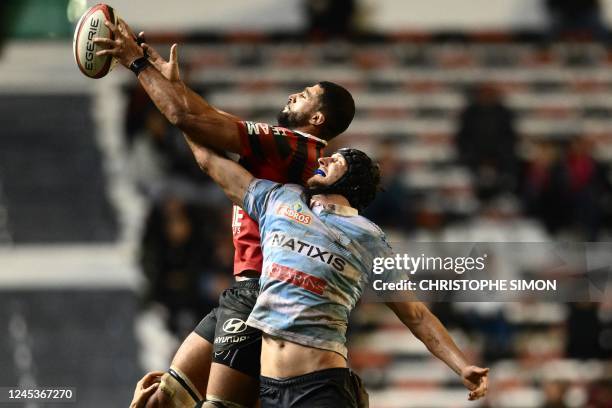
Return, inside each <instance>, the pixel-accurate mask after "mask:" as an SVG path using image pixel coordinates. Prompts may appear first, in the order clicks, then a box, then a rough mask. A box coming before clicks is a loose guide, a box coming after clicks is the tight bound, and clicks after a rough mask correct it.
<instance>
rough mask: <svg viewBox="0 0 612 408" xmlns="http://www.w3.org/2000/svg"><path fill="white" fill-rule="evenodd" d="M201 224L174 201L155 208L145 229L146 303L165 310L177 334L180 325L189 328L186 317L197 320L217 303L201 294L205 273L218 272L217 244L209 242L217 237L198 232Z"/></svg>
mask: <svg viewBox="0 0 612 408" xmlns="http://www.w3.org/2000/svg"><path fill="white" fill-rule="evenodd" d="M207 211H208V212H209V213H210V210H207ZM202 221H203V220H199V219H198V213H197V211H196V209H195V208H194V207H193V206H188V205H187V204H186V203H184V202H182V201H180V200H179V199H177V198H173V197H171V198H168V199H166V200H165V201H162V202H161V203H160V204H159V205H155V206H154V207H153V209H152V211H151V213H150V214H149V217H148V219H147V222H146V226H145V234H144V237H143V241H142V249H141V257H140V264H141V267H142V269H143V271H144V274H145V276H146V278H147V279H148V281H149V293H148V294H147V300H149V301H154V302H158V303H160V304H162V305H163V306H165V307H166V309H167V310H168V313H169V318H168V320H167V322H168V325H169V328H170V330H172V331H173V332H175V333H177V334H178V331H179V327H178V324H180V322H181V321H182V322H184V323H185V324H187V322H186V321H185V320H186V319H185V318H184V316H186V315H187V316H190V315H193V318H194V319H195V316H196V315H197V316H199V314H200V313H201V312H202V310H204V309H205V308H206V307H207V306H208V308H210V305H211V304H214V302H215V301H216V299H215V298H213V299H208V301H207V299H205V298H204V297H203V294H202V291H201V290H200V288H201V287H202V286H205V284H203V283H202V282H201V281H200V279H201V278H202V277H203V276H206V274H203V273H202V272H204V271H205V270H206V269H208V268H210V269H212V270H214V269H215V266H214V259H213V256H212V254H213V248H214V245H215V242H211V241H210V239H207V237H210V236H214V235H213V234H209V233H208V232H207V231H203V230H202V229H201V228H198V226H202V225H204V223H203V222H202ZM187 327H191V326H189V325H188V326H187Z"/></svg>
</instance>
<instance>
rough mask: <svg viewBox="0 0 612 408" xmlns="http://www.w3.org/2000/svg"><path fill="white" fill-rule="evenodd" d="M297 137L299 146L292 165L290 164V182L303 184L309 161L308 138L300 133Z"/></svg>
mask: <svg viewBox="0 0 612 408" xmlns="http://www.w3.org/2000/svg"><path fill="white" fill-rule="evenodd" d="M296 136H297V137H298V138H297V146H296V149H295V152H294V153H293V157H292V158H291V164H289V182H290V183H297V184H302V174H303V172H304V166H305V165H306V160H307V159H308V151H307V149H308V146H307V143H308V138H307V137H306V136H302V135H300V134H299V133H296Z"/></svg>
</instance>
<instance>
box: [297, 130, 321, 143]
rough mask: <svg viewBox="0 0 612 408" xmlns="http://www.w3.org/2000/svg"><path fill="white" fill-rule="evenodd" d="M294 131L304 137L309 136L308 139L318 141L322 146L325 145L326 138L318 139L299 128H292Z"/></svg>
mask: <svg viewBox="0 0 612 408" xmlns="http://www.w3.org/2000/svg"><path fill="white" fill-rule="evenodd" d="M294 132H295V133H299V134H300V135H302V136H304V137H307V138H309V139H312V140H314V141H315V142H319V143H321V144H323V146H327V140H323V139H319V138H318V137H316V136H313V135H311V134H310V133H305V132H302V131H300V130H294Z"/></svg>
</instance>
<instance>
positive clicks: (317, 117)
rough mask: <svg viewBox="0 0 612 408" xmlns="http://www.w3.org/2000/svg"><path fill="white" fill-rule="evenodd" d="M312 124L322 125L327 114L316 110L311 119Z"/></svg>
mask: <svg viewBox="0 0 612 408" xmlns="http://www.w3.org/2000/svg"><path fill="white" fill-rule="evenodd" d="M309 122H310V124H311V125H315V126H321V125H322V124H323V123H324V122H325V115H323V112H321V111H316V112H315V113H314V114H313V115H312V116H311V117H310V120H309Z"/></svg>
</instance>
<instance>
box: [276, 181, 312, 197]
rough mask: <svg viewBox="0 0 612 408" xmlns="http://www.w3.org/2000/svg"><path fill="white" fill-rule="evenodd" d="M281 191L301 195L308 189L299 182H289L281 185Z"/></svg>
mask: <svg viewBox="0 0 612 408" xmlns="http://www.w3.org/2000/svg"><path fill="white" fill-rule="evenodd" d="M280 191H282V192H285V193H287V194H291V195H298V196H300V197H301V196H303V195H304V194H305V192H306V189H305V188H304V187H303V186H301V185H299V184H293V183H287V184H283V185H282V186H281V187H280Z"/></svg>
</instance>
